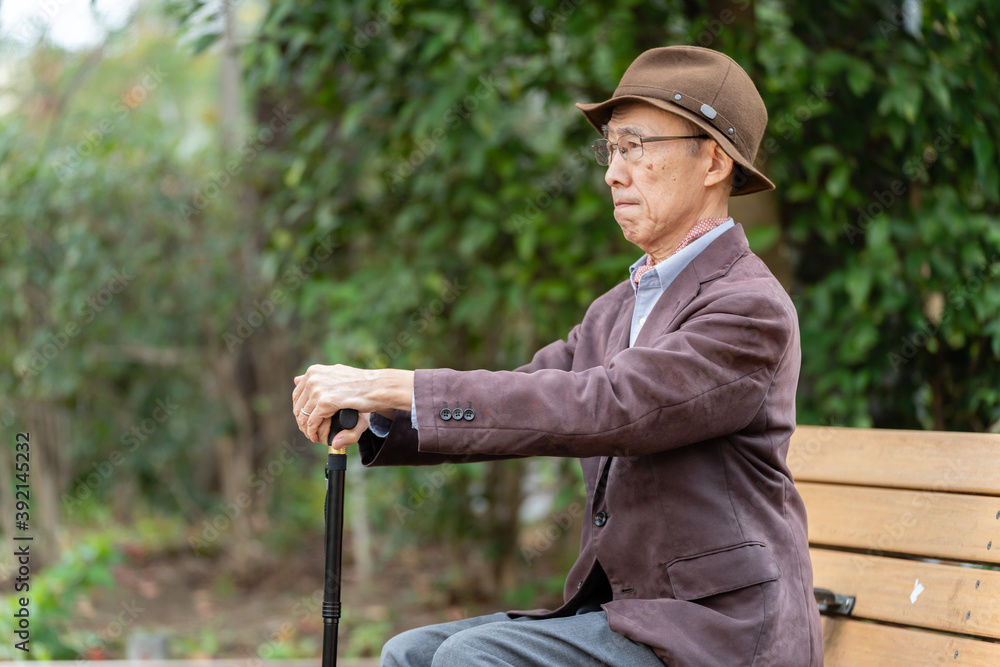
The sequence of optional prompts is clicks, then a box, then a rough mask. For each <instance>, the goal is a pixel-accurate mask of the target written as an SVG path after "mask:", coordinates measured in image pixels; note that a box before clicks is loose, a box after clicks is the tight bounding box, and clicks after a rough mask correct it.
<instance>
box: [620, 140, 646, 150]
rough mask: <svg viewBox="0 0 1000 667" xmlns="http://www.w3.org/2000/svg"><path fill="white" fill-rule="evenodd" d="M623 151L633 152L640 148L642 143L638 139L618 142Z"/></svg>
mask: <svg viewBox="0 0 1000 667" xmlns="http://www.w3.org/2000/svg"><path fill="white" fill-rule="evenodd" d="M618 143H619V145H620V146H621V147H622V149H623V150H626V151H633V150H637V149H638V148H640V147H641V146H642V143H641V142H640V141H639V140H638V139H623V140H622V141H619V142H618Z"/></svg>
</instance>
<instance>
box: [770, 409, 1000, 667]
mask: <svg viewBox="0 0 1000 667" xmlns="http://www.w3.org/2000/svg"><path fill="white" fill-rule="evenodd" d="M788 463H789V466H790V467H791V469H792V474H793V475H794V477H795V485H796V487H797V488H798V489H799V492H800V493H801V494H802V498H803V499H804V500H805V504H806V510H807V512H808V517H809V544H810V555H811V556H812V561H813V570H814V586H815V587H816V588H818V589H828V590H831V591H833V592H834V593H836V594H840V595H844V596H854V598H855V600H854V607H853V610H852V611H851V613H850V615H849V616H843V615H824V617H823V632H824V654H825V660H826V667H838V666H841V665H850V666H852V667H855V666H863V665H872V666H876V665H877V666H878V667H891V666H894V665H899V666H901V667H902V666H905V667H913V666H914V665H955V666H956V667H957V666H970V665H975V666H980V665H981V666H982V667H987V666H989V667H997V666H998V665H1000V567H998V566H1000V435H990V434H980V433H943V432H933V431H896V430H882V429H854V428H840V427H826V426H800V427H799V428H798V429H797V431H796V433H795V435H794V436H793V438H792V445H791V450H790V452H789V457H788Z"/></svg>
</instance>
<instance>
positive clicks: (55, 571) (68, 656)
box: [0, 534, 121, 660]
mask: <svg viewBox="0 0 1000 667" xmlns="http://www.w3.org/2000/svg"><path fill="white" fill-rule="evenodd" d="M116 546H117V544H116V543H115V541H114V539H113V538H112V537H111V536H110V535H109V534H96V535H92V536H89V537H88V538H86V539H82V540H79V541H77V542H76V544H74V545H73V546H72V547H70V548H68V549H64V550H63V551H62V552H61V553H60V557H59V561H58V562H56V563H54V564H52V565H51V566H49V567H47V568H45V570H44V571H43V572H42V573H36V572H32V573H31V575H30V582H29V585H30V590H29V591H27V592H21V593H17V592H14V593H11V594H7V595H4V596H3V597H0V610H3V611H2V613H3V615H4V617H5V618H8V619H10V618H12V617H13V615H14V613H15V612H17V611H18V610H20V608H21V607H20V602H19V600H20V599H21V598H22V597H26V598H27V599H28V600H30V605H29V607H28V609H29V614H30V624H31V626H30V633H31V637H30V639H31V640H30V642H29V644H28V646H29V648H30V652H29V653H28V654H25V653H23V652H21V651H19V650H17V649H15V648H13V645H12V644H13V642H11V641H5V642H3V644H0V658H3V659H7V660H14V659H18V660H23V659H25V658H31V659H32V660H72V659H75V658H77V657H79V656H81V655H85V654H86V651H87V649H88V648H92V647H97V646H102V645H103V644H104V643H105V642H106V640H105V639H104V638H100V637H96V636H94V635H90V634H85V635H84V634H81V633H79V632H76V631H74V628H73V605H72V604H71V603H70V602H71V601H73V600H76V599H77V596H80V595H86V594H88V593H89V592H90V591H93V590H96V589H98V588H106V587H109V586H111V585H113V583H114V579H113V577H112V574H111V568H112V567H114V566H115V565H116V564H117V563H119V562H120V560H121V557H120V555H119V554H118V551H117V549H116ZM7 639H8V640H10V639H12V637H8V638H7Z"/></svg>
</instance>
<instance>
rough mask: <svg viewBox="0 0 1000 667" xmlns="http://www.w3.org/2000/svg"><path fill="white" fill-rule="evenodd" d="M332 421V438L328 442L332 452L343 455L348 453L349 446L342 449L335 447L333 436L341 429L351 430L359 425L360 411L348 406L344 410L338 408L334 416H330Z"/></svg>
mask: <svg viewBox="0 0 1000 667" xmlns="http://www.w3.org/2000/svg"><path fill="white" fill-rule="evenodd" d="M330 419H331V421H332V423H331V424H330V439H329V441H328V442H327V443H326V444H327V446H328V447H329V453H330V454H337V455H339V456H343V455H345V454H347V447H344V448H342V449H334V448H333V438H334V437H335V436H336V435H337V434H338V433H340V432H341V431H350V430H351V429H352V428H354V427H355V426H357V425H358V411H357V410H351V409H350V408H346V409H344V410H337V411H336V412H335V413H333V417H331V418H330Z"/></svg>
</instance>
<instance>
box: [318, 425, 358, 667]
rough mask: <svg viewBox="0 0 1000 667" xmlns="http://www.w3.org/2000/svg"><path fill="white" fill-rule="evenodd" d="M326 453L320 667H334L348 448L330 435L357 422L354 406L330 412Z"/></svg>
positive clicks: (352, 426) (338, 624) (338, 614)
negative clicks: (337, 445)
mask: <svg viewBox="0 0 1000 667" xmlns="http://www.w3.org/2000/svg"><path fill="white" fill-rule="evenodd" d="M332 422H333V423H332V425H331V426H330V440H329V443H328V445H329V452H328V454H327V457H326V501H325V506H324V508H323V510H324V511H323V513H324V515H325V517H326V567H325V569H324V578H323V609H322V613H323V663H322V665H323V667H336V664H337V631H338V630H339V627H340V571H341V565H342V556H343V553H344V542H343V540H344V471H345V470H347V448H346V447H345V448H343V449H334V448H333V445H332V444H330V443H332V442H333V437H334V436H335V435H337V433H339V432H340V431H342V430H346V429H352V428H354V427H355V426H356V425H357V423H358V413H357V411H356V410H341V411H340V412H338V413H336V414H335V415H333V419H332Z"/></svg>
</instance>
